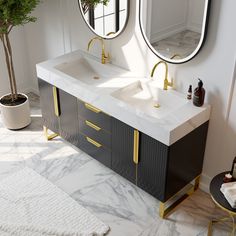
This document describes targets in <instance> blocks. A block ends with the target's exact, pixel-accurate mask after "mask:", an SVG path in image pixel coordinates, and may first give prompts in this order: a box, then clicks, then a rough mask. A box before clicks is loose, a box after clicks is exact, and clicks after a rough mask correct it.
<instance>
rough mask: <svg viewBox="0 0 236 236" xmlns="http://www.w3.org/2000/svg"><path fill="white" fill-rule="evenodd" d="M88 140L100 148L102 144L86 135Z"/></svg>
mask: <svg viewBox="0 0 236 236" xmlns="http://www.w3.org/2000/svg"><path fill="white" fill-rule="evenodd" d="M86 139H87V141H88V142H89V143H91V144H93V145H94V146H96V147H98V148H100V147H101V146H102V145H101V144H100V143H98V142H96V141H94V140H93V139H91V138H89V137H86Z"/></svg>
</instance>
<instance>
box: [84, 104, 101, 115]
mask: <svg viewBox="0 0 236 236" xmlns="http://www.w3.org/2000/svg"><path fill="white" fill-rule="evenodd" d="M85 107H86V108H87V109H89V110H90V111H92V112H95V113H100V112H101V110H100V109H98V108H96V107H94V106H92V105H90V104H88V103H85Z"/></svg>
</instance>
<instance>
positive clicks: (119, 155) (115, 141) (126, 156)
mask: <svg viewBox="0 0 236 236" xmlns="http://www.w3.org/2000/svg"><path fill="white" fill-rule="evenodd" d="M111 123H112V125H111V126H112V165H111V166H112V169H113V170H114V171H115V172H117V173H118V174H120V175H121V176H123V177H125V178H126V179H128V180H129V181H131V182H132V183H135V182H136V165H135V164H134V162H133V148H134V129H133V128H132V127H130V126H128V125H127V124H125V123H123V122H121V121H119V120H117V119H115V118H112V122H111Z"/></svg>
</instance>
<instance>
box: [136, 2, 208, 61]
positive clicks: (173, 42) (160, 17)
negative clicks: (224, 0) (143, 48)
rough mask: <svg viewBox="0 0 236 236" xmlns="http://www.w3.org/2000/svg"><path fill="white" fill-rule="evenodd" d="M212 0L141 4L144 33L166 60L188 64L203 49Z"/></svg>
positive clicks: (141, 20) (156, 51) (142, 29)
mask: <svg viewBox="0 0 236 236" xmlns="http://www.w3.org/2000/svg"><path fill="white" fill-rule="evenodd" d="M209 5H210V0H174V1H173V0H140V5H139V7H140V10H139V13H140V16H139V20H140V26H141V31H142V34H143V36H144V39H145V41H146V42H147V44H148V46H149V47H150V49H151V50H152V51H153V52H154V53H155V54H156V55H157V56H158V57H160V58H161V59H162V60H165V61H167V62H170V63H184V62H186V61H189V60H190V59H192V58H193V57H194V56H195V55H196V54H197V53H198V52H199V50H200V49H201V47H202V45H203V43H204V39H205V36H206V28H207V22H208V16H209Z"/></svg>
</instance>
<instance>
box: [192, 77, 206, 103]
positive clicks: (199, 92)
mask: <svg viewBox="0 0 236 236" xmlns="http://www.w3.org/2000/svg"><path fill="white" fill-rule="evenodd" d="M198 80H199V82H198V87H197V88H195V90H194V93H193V104H194V105H195V106H197V107H201V106H202V105H203V103H204V98H205V89H204V88H203V82H202V81H201V80H200V79H198Z"/></svg>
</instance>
